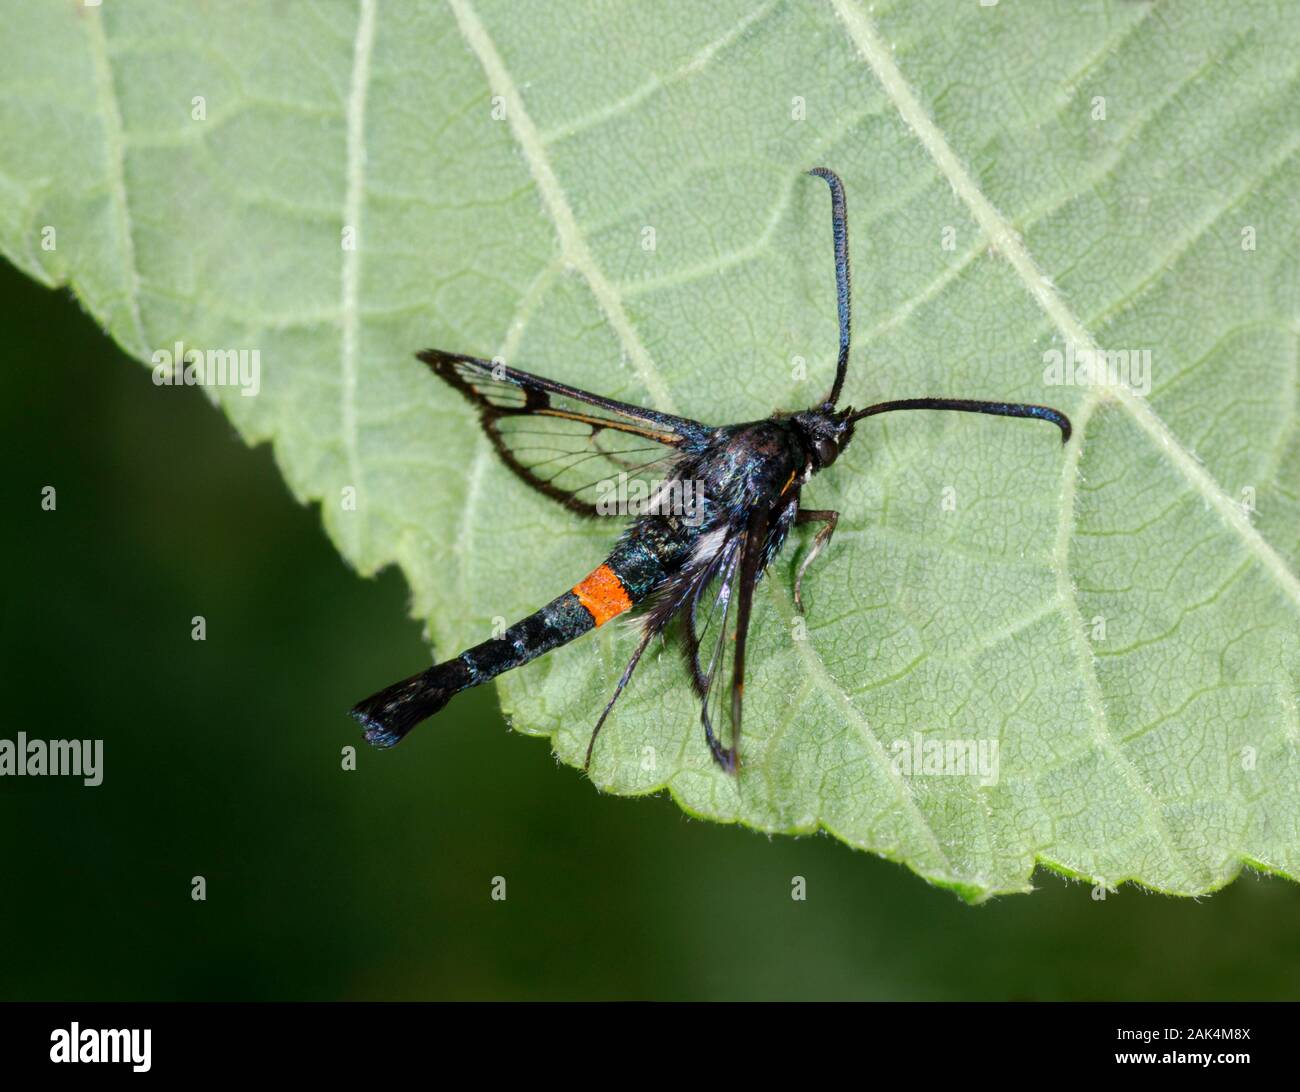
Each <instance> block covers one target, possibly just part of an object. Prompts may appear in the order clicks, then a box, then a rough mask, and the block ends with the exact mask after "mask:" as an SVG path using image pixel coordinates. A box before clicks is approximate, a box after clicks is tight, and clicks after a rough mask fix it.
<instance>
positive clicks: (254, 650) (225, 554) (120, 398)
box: [0, 266, 1300, 999]
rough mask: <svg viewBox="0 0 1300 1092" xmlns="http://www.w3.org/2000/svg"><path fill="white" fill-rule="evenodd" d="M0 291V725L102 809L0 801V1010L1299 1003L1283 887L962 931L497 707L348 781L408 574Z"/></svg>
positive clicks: (85, 340) (895, 874)
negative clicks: (236, 1002) (65, 748)
mask: <svg viewBox="0 0 1300 1092" xmlns="http://www.w3.org/2000/svg"><path fill="white" fill-rule="evenodd" d="M0 291H2V292H3V299H4V301H5V303H4V307H3V313H4V315H5V347H6V361H5V363H6V367H5V380H6V383H5V386H6V392H7V395H8V396H7V397H6V398H5V399H4V410H3V414H4V417H3V430H4V435H5V438H6V441H7V443H6V445H5V446H6V450H7V451H8V455H7V459H6V461H7V463H8V465H7V467H6V473H5V482H6V491H7V493H8V494H9V495H8V496H7V497H6V504H5V509H4V511H5V514H6V517H7V518H6V521H5V533H4V536H3V541H4V550H5V551H6V553H7V555H8V557H7V558H6V561H7V564H6V565H5V567H4V571H5V572H6V573H7V576H8V587H7V589H6V593H5V600H6V609H5V611H4V647H3V658H4V660H3V662H4V670H3V695H0V697H2V700H3V709H4V717H5V725H4V731H3V733H0V734H3V735H4V736H6V737H8V738H13V736H14V735H15V734H16V733H17V732H18V731H19V730H26V731H27V732H28V733H29V734H31V735H35V736H40V737H42V738H67V737H91V738H93V737H100V738H103V739H104V740H105V760H104V765H105V778H104V784H103V785H102V786H101V787H100V788H97V789H88V788H83V787H81V786H80V783H79V782H77V781H74V780H65V779H48V778H47V779H23V780H17V779H12V778H5V779H3V780H0V851H2V852H3V858H2V860H3V866H2V867H3V872H2V873H0V876H2V879H0V883H3V897H2V898H0V945H2V946H3V952H2V954H0V997H3V998H7V999H13V998H64V999H67V998H106V999H117V998H630V997H649V998H1152V999H1167V998H1172V999H1197V998H1282V997H1291V998H1294V997H1297V996H1300V987H1298V985H1297V982H1296V978H1295V967H1296V966H1297V965H1298V962H1300V928H1297V922H1300V889H1297V887H1295V886H1293V885H1291V884H1288V883H1286V882H1284V881H1281V880H1276V879H1267V878H1260V877H1257V876H1254V875H1246V876H1244V877H1243V878H1242V879H1240V880H1239V881H1238V882H1237V883H1236V884H1234V885H1233V886H1232V887H1230V888H1229V889H1227V890H1226V891H1223V892H1221V893H1220V894H1218V895H1215V896H1213V897H1211V898H1207V899H1204V900H1201V901H1199V902H1195V901H1191V900H1177V899H1170V898H1164V897H1162V896H1159V895H1152V894H1148V893H1144V892H1142V891H1140V890H1136V889H1134V888H1131V887H1125V888H1122V889H1121V890H1120V891H1119V892H1118V893H1116V894H1113V895H1111V896H1110V897H1109V898H1108V899H1107V900H1106V901H1105V902H1096V901H1094V900H1093V899H1092V898H1091V891H1090V888H1089V887H1087V886H1085V885H1082V884H1078V883H1071V882H1068V881H1066V880H1063V879H1061V878H1060V877H1057V876H1055V875H1052V874H1049V873H1043V872H1040V873H1039V875H1038V877H1037V882H1038V884H1039V886H1040V890H1039V891H1037V892H1036V893H1035V894H1033V895H1029V896H1020V897H1011V898H1003V899H1000V900H996V901H994V902H992V903H990V904H987V905H985V906H981V907H975V908H972V907H968V906H965V905H964V904H962V903H960V902H959V901H958V900H957V899H956V898H955V897H954V896H953V895H951V894H949V893H947V892H944V891H940V890H937V889H934V888H931V887H929V886H927V885H926V884H925V883H924V882H923V881H921V880H919V879H917V878H916V877H915V876H913V875H912V874H911V873H910V872H908V871H907V870H906V869H904V868H902V867H900V866H898V865H894V864H890V863H888V862H886V861H882V860H879V859H877V858H875V857H870V856H866V855H864V854H860V853H855V852H853V851H851V850H849V849H847V848H845V847H843V846H841V845H839V844H837V843H835V842H833V841H832V840H831V839H829V838H826V837H817V838H805V839H800V840H792V839H775V840H769V839H767V838H764V837H762V836H760V835H756V834H753V833H750V832H748V831H744V830H737V829H731V828H727V827H721V826H715V825H712V824H707V823H701V822H693V821H689V820H687V819H686V818H685V817H684V816H683V815H681V814H680V813H679V812H678V811H677V810H676V808H675V807H674V806H673V805H672V804H671V803H670V802H669V801H667V800H665V799H656V800H620V799H613V798H603V797H601V796H599V795H598V794H597V793H596V792H595V791H594V790H593V789H592V787H591V786H590V785H589V784H588V783H587V782H586V781H585V780H584V779H583V778H582V777H580V776H579V775H578V774H577V773H575V772H574V771H573V770H571V769H568V768H557V767H556V764H555V762H554V760H553V759H552V758H551V756H550V754H549V753H548V751H547V748H546V746H545V744H543V743H541V742H539V741H536V740H529V739H525V738H522V737H517V736H513V735H511V733H510V732H508V731H507V729H506V727H505V725H504V723H503V721H502V719H501V717H500V714H499V713H498V711H497V707H496V700H495V695H494V694H493V693H492V692H491V691H490V690H483V691H479V692H475V693H471V694H469V695H466V696H465V697H463V698H460V699H458V700H457V702H456V703H455V704H453V705H452V706H451V707H450V709H449V711H448V712H447V713H446V714H444V715H443V716H442V717H441V718H440V720H439V721H438V722H437V724H436V725H431V726H430V727H428V728H426V729H424V730H422V731H421V732H420V733H418V736H417V737H416V738H414V739H412V740H411V741H410V742H408V743H407V744H405V745H404V746H403V747H402V748H401V750H400V751H398V752H394V753H387V754H378V753H375V752H373V751H370V750H369V749H362V750H360V751H359V752H358V753H359V769H358V771H357V772H355V773H344V772H343V771H342V770H341V769H340V749H341V748H342V747H343V746H344V745H347V744H356V743H358V742H359V736H358V733H357V732H356V731H355V729H354V726H353V724H352V722H351V721H350V720H348V719H347V718H346V717H345V716H344V715H343V711H344V710H345V709H346V708H347V707H348V706H349V705H350V704H351V703H352V702H353V701H354V700H356V699H357V698H358V697H359V696H361V695H363V694H364V693H366V692H367V691H368V690H370V689H371V688H373V687H374V686H376V685H378V684H379V683H382V682H387V681H389V680H390V678H391V677H394V676H396V675H398V674H405V673H407V672H409V671H412V670H414V669H416V668H417V667H418V666H420V665H421V664H423V663H424V662H426V657H427V652H426V650H425V649H424V647H423V646H422V644H421V640H420V631H419V627H418V625H417V624H416V623H414V622H412V621H410V620H409V619H408V618H407V616H406V590H405V587H404V585H403V582H402V579H401V577H400V576H399V575H398V574H397V573H396V572H388V573H385V574H384V575H383V576H382V577H381V578H380V579H378V580H376V581H364V580H360V579H358V578H357V577H356V576H355V575H354V574H353V573H351V572H350V571H348V569H347V567H346V566H345V565H344V563H343V562H342V561H341V560H340V559H339V558H338V556H337V555H336V554H335V552H334V550H333V548H332V547H331V546H330V545H329V543H328V542H327V541H326V539H325V536H324V534H323V532H322V531H321V529H320V525H319V521H318V518H317V514H316V512H315V511H314V510H311V509H306V508H302V507H300V506H299V505H298V504H297V503H295V501H294V500H293V499H292V497H290V496H289V494H288V492H287V490H286V488H285V486H284V485H283V483H282V481H281V479H280V476H279V473H278V471H277V469H276V467H275V464H274V460H273V458H272V455H271V452H270V451H269V449H267V448H265V447H263V448H260V449H258V450H256V451H250V450H248V449H246V448H245V447H244V446H243V445H242V443H241V442H240V441H239V440H238V438H237V437H236V436H235V435H234V434H233V431H232V429H231V427H230V426H229V425H228V424H227V423H226V422H225V420H224V419H223V418H222V417H221V416H220V415H219V414H218V413H217V412H216V411H215V410H214V409H212V408H211V407H210V406H209V405H208V403H207V402H206V401H205V399H204V398H203V397H202V395H201V394H200V393H198V392H197V391H196V390H194V389H185V388H165V387H164V388H159V387H155V386H154V385H153V384H152V382H151V380H150V375H149V372H148V370H147V369H145V368H143V367H141V366H140V365H138V364H133V363H131V362H130V361H128V360H126V359H124V358H123V356H122V354H121V353H120V352H119V351H118V350H117V349H116V348H115V347H114V346H113V345H112V344H111V343H110V342H109V341H108V340H107V339H106V338H105V337H104V336H103V335H102V334H101V333H100V332H99V331H98V330H97V329H96V328H95V326H94V324H93V323H92V322H91V321H90V320H89V319H88V318H87V317H86V316H85V315H84V314H82V313H81V312H80V311H79V310H78V308H77V306H76V304H75V303H74V302H73V301H72V300H71V299H70V298H69V297H68V296H67V294H66V293H52V292H48V291H46V290H45V289H43V288H41V287H39V286H37V285H35V284H32V283H30V282H28V281H26V280H24V279H23V278H22V277H21V276H20V275H19V274H17V273H16V272H14V271H13V270H12V269H11V268H9V267H8V266H4V267H3V269H0ZM45 485H54V486H55V487H56V488H57V489H58V510H57V511H56V512H53V513H48V512H43V511H41V508H40V490H41V488H42V487H43V486H45ZM547 591H548V589H545V588H539V589H538V594H539V595H541V594H542V593H544V592H547ZM196 614H201V615H204V616H205V617H206V618H207V625H208V636H207V641H206V642H203V643H197V642H194V641H192V640H191V639H190V619H191V618H192V617H193V616H194V615H196ZM195 875H203V876H205V877H206V878H207V883H208V899H207V901H206V902H204V903H196V902H193V901H192V900H191V898H190V878H191V877H192V876H195ZM497 875H501V876H504V877H506V880H507V884H508V899H507V900H506V901H505V902H504V903H502V902H493V901H492V900H491V899H490V898H489V891H490V884H491V880H492V877H493V876H497ZM795 875H802V876H804V877H806V879H807V887H808V899H807V901H806V902H794V901H792V900H791V898H790V883H791V877H792V876H795Z"/></svg>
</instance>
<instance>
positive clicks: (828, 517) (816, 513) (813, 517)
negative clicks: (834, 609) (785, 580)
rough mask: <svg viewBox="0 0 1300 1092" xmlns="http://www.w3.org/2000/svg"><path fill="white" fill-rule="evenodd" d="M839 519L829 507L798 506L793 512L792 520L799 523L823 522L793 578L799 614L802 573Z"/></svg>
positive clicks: (820, 549)
mask: <svg viewBox="0 0 1300 1092" xmlns="http://www.w3.org/2000/svg"><path fill="white" fill-rule="evenodd" d="M839 520H840V514H839V513H838V512H836V511H834V510H833V509H830V508H800V509H799V511H798V512H796V513H795V516H794V521H795V523H796V524H799V523H821V524H825V526H824V527H822V529H821V530H820V531H818V532H817V536H816V537H815V538H814V539H813V544H812V548H811V549H810V550H809V551H808V556H807V557H805V558H804V559H803V562H802V564H800V566H799V572H798V573H797V574H796V575H795V578H794V606H795V610H797V611H798V612H799V613H800V614H802V613H803V574H804V573H805V572H806V571H807V570H808V566H809V565H811V564H812V563H813V559H814V558H815V557H816V556H817V555H818V554H819V553H821V552H822V550H823V549H824V548H825V546H826V543H828V542H830V540H831V535H833V534H834V533H835V525H836V524H837V523H838V522H839Z"/></svg>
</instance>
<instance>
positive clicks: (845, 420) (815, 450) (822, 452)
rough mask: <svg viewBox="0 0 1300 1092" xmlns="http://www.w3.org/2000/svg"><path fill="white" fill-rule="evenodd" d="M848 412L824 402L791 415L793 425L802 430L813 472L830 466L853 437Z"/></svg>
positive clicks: (851, 423) (849, 411)
mask: <svg viewBox="0 0 1300 1092" xmlns="http://www.w3.org/2000/svg"><path fill="white" fill-rule="evenodd" d="M851 412H852V411H851V410H847V409H846V410H836V409H834V407H832V406H829V405H826V406H819V407H818V408H817V409H810V410H804V411H803V412H802V413H796V414H795V415H794V424H795V427H796V428H798V429H799V431H800V432H801V433H802V434H803V437H804V441H805V443H806V444H807V446H808V455H809V460H810V464H811V465H810V470H811V472H812V473H814V474H815V473H816V472H817V471H819V470H825V469H826V467H828V466H830V465H831V463H833V462H834V461H835V460H836V459H838V458H839V456H840V452H841V451H843V450H844V447H845V445H846V444H848V442H849V440H851V439H852V438H853V422H852V421H851V420H850V419H849V414H850V413H851Z"/></svg>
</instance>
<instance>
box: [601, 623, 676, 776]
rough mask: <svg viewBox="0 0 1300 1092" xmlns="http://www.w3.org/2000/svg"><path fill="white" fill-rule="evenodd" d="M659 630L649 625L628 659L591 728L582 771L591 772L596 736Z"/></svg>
mask: <svg viewBox="0 0 1300 1092" xmlns="http://www.w3.org/2000/svg"><path fill="white" fill-rule="evenodd" d="M658 632H659V631H658V630H656V629H651V628H650V627H649V626H647V627H646V628H645V631H644V632H643V633H642V635H641V643H640V644H638V645H637V646H636V651H635V652H634V653H632V658H631V659H630V660H628V662H627V667H625V668H624V669H623V675H622V677H621V678H620V679H619V680H618V685H617V686H616V687H614V696H613V697H612V698H610V699H609V704H608V705H606V706H605V711H604V712H603V713H601V714H600V719H599V720H598V721H596V727H595V728H593V729H592V730H591V739H589V740H588V741H587V757H586V758H584V759H583V761H582V772H583V773H590V772H591V752H592V751H593V750H594V749H595V747H596V737H597V736H598V735H600V730H601V728H603V727H604V726H605V719H606V718H607V717H608V716H609V714H610V711H611V710H612V709H613V708H614V703H615V702H616V701H618V698H619V695H620V694H622V693H623V687H625V686H627V684H628V680H629V679H631V678H632V672H633V671H635V670H636V665H637V664H639V663H640V662H641V654H642V653H643V652H645V650H646V646H648V645H649V644H650V640H651V638H653V637H654V636H655V634H656V633H658Z"/></svg>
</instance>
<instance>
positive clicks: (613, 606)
mask: <svg viewBox="0 0 1300 1092" xmlns="http://www.w3.org/2000/svg"><path fill="white" fill-rule="evenodd" d="M573 594H574V595H576V596H577V597H578V602H579V603H581V604H582V605H583V606H584V607H586V608H587V610H588V612H589V613H590V614H591V616H592V618H594V619H595V620H596V625H598V626H603V625H604V624H605V623H606V622H608V621H609V620H610V619H611V618H617V617H618V616H619V615H620V614H622V613H623V612H624V611H625V610H630V609H631V607H632V600H631V599H629V598H628V595H627V591H626V589H625V588H624V587H623V581H621V580H620V579H619V578H618V574H617V573H616V572H614V570H613V569H611V568H610V567H609V566H608V565H602V566H601V567H600V568H599V569H597V570H596V571H595V572H594V573H592V574H591V575H590V576H589V577H587V579H586V580H584V581H582V583H580V584H578V585H577V586H576V587H575V588H574V589H573Z"/></svg>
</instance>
